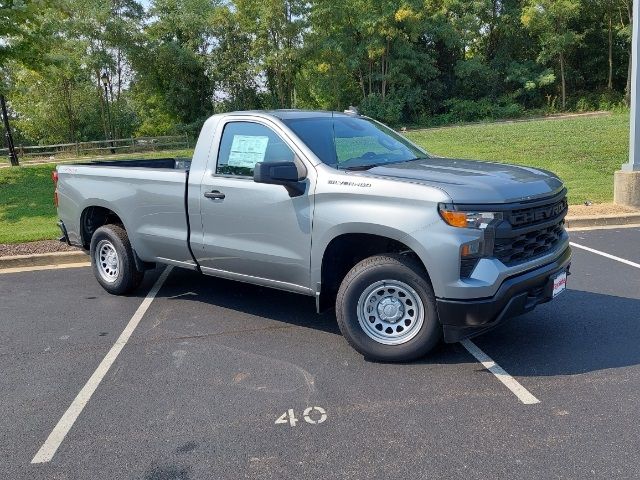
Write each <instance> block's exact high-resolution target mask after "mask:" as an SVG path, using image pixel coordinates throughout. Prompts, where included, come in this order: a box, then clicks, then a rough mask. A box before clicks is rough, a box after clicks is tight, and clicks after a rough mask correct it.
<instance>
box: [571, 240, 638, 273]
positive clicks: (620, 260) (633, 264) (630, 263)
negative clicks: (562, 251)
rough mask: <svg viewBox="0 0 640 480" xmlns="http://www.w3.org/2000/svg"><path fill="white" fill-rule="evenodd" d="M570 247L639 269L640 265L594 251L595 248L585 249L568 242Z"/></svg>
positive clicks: (582, 246)
mask: <svg viewBox="0 0 640 480" xmlns="http://www.w3.org/2000/svg"><path fill="white" fill-rule="evenodd" d="M569 244H570V245H571V246H572V247H576V248H580V249H582V250H586V251H587V252H591V253H595V254H596V255H602V256H603V257H606V258H610V259H611V260H615V261H617V262H621V263H624V264H626V265H630V266H632V267H636V268H640V263H636V262H632V261H631V260H626V259H624V258H620V257H616V256H615V255H611V254H610V253H606V252H601V251H600V250H596V249H595V248H589V247H585V246H584V245H578V244H577V243H573V242H569Z"/></svg>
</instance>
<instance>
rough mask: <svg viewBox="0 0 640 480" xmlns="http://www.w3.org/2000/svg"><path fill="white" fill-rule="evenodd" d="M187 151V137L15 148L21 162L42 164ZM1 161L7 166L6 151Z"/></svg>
mask: <svg viewBox="0 0 640 480" xmlns="http://www.w3.org/2000/svg"><path fill="white" fill-rule="evenodd" d="M181 148H189V137H188V136H187V134H184V135H171V136H164V137H135V138H119V139H116V140H96V141H92V142H77V143H59V144H57V145H32V146H22V145H16V153H17V154H18V158H19V159H20V160H24V161H28V160H42V159H47V158H50V157H54V158H56V159H57V158H82V157H87V156H97V155H100V156H102V155H113V154H122V153H134V152H149V151H156V150H157V151H161V150H174V149H181ZM0 157H2V158H3V159H5V160H6V161H7V162H8V159H9V150H8V149H7V148H1V149H0ZM0 162H1V160H0Z"/></svg>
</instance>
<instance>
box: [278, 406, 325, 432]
mask: <svg viewBox="0 0 640 480" xmlns="http://www.w3.org/2000/svg"><path fill="white" fill-rule="evenodd" d="M302 418H303V419H304V421H305V422H307V423H310V424H311V425H318V424H320V423H322V422H324V421H325V420H326V419H327V412H326V411H325V409H324V408H322V407H307V408H305V409H304V412H302ZM275 423H276V425H277V424H279V423H285V424H286V423H288V424H289V425H291V426H292V427H295V426H296V424H297V423H298V419H297V418H296V414H295V412H294V411H293V408H290V409H289V410H287V411H286V412H284V413H283V414H282V415H280V416H279V417H278V419H277V420H276V422H275Z"/></svg>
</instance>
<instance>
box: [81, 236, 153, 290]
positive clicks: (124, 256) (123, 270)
mask: <svg viewBox="0 0 640 480" xmlns="http://www.w3.org/2000/svg"><path fill="white" fill-rule="evenodd" d="M103 247H104V248H106V249H107V250H110V249H111V248H113V250H114V251H115V254H116V257H115V258H116V260H115V264H113V268H111V269H110V265H109V264H107V263H106V261H100V260H99V258H98V256H99V254H100V251H99V250H98V249H102V248H103ZM90 255H91V268H92V269H93V274H94V276H95V277H96V279H97V280H98V283H99V284H100V285H101V286H102V288H104V289H105V290H106V291H107V292H109V293H111V294H113V295H124V294H127V293H130V292H132V291H134V290H135V289H136V288H138V286H140V283H142V279H143V278H144V272H141V271H139V270H137V269H136V262H135V258H134V253H133V249H132V248H131V243H130V242H129V236H128V235H127V232H126V230H125V229H124V228H122V227H121V226H120V225H111V224H110V225H104V226H102V227H100V228H98V229H97V230H96V231H95V232H94V234H93V236H92V237H91V247H90ZM103 258H104V257H103ZM101 263H102V264H103V265H104V266H101V265H100V264H101ZM116 267H117V268H116ZM108 272H111V274H112V276H111V277H110V274H109V273H108ZM107 277H109V279H107Z"/></svg>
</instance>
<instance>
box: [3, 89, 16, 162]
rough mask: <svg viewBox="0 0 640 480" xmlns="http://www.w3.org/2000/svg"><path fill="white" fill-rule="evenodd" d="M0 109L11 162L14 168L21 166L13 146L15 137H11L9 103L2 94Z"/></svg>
mask: <svg viewBox="0 0 640 480" xmlns="http://www.w3.org/2000/svg"><path fill="white" fill-rule="evenodd" d="M0 109H1V110H2V121H3V123H4V136H5V138H6V139H7V147H8V148H9V162H10V163H11V166H12V167H17V166H19V165H20V162H19V161H18V155H17V154H16V147H15V145H14V144H13V135H11V126H10V125H9V114H8V113H7V102H6V100H5V98H4V95H2V94H0Z"/></svg>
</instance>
